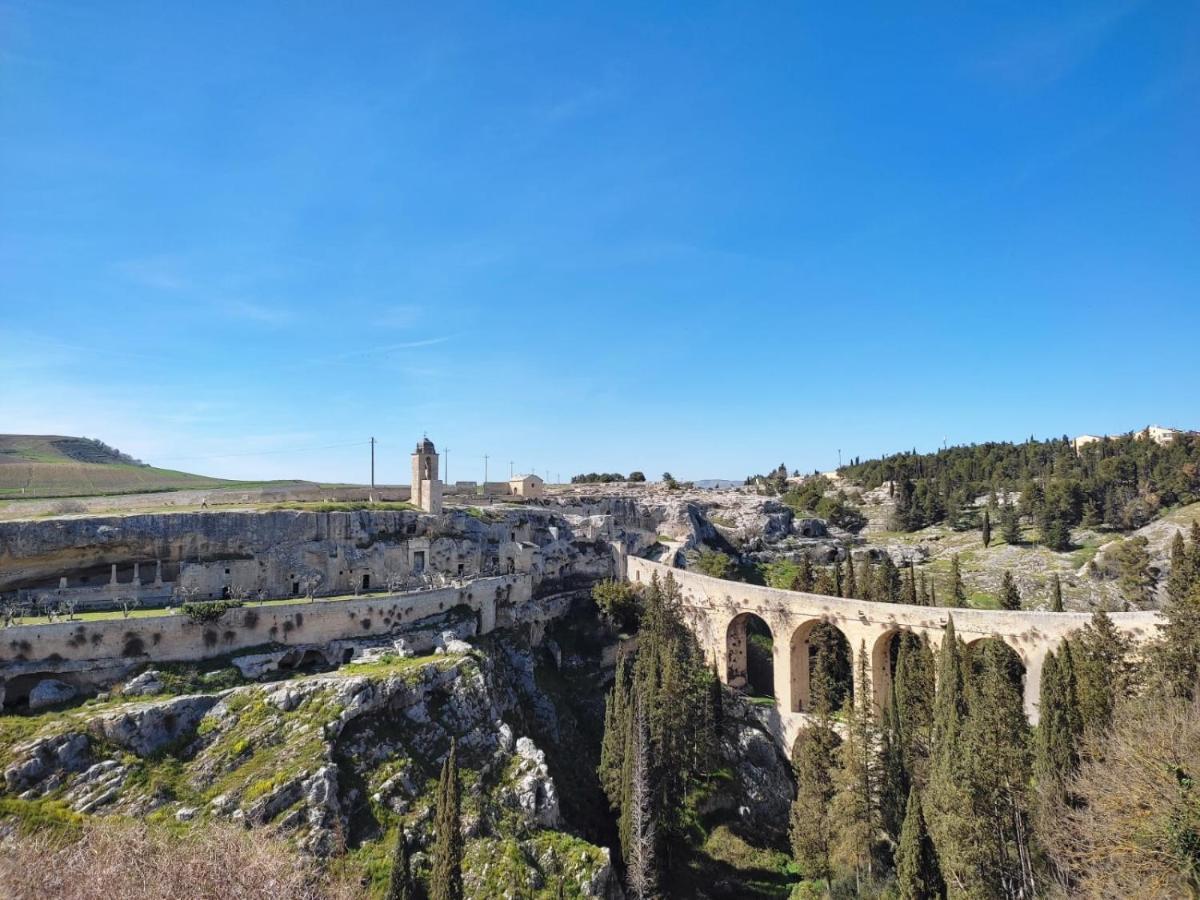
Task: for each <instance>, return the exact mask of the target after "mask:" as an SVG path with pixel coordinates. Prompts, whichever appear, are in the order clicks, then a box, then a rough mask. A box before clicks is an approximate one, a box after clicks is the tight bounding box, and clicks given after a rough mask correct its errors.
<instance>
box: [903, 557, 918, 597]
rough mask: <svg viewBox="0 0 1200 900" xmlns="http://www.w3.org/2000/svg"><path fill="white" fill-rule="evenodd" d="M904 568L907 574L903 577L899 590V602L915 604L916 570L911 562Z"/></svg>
mask: <svg viewBox="0 0 1200 900" xmlns="http://www.w3.org/2000/svg"><path fill="white" fill-rule="evenodd" d="M906 568H907V569H908V575H907V576H906V577H905V579H904V587H903V588H901V590H900V602H901V603H906V604H908V605H909V606H916V605H917V603H918V598H917V576H916V572H915V569H914V567H913V564H912V563H911V562H910V563H909V564H908V565H907V566H906Z"/></svg>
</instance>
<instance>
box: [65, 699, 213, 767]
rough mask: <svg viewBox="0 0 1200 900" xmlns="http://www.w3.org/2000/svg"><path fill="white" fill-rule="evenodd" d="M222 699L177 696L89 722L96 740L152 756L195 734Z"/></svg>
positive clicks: (99, 717)
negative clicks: (206, 714)
mask: <svg viewBox="0 0 1200 900" xmlns="http://www.w3.org/2000/svg"><path fill="white" fill-rule="evenodd" d="M219 699H220V698H219V697H211V696H201V695H196V696H186V697H174V698H172V699H170V700H167V701H164V702H162V703H155V704H153V705H151V706H143V707H140V708H137V709H133V710H123V711H121V712H116V713H111V714H109V715H104V716H98V717H97V718H95V719H93V720H92V721H91V722H89V723H88V729H89V730H90V731H91V733H92V734H93V735H95V736H96V737H99V738H102V739H103V740H106V741H109V742H111V743H113V744H116V745H117V746H118V747H122V748H124V749H126V750H129V751H130V752H131V753H135V754H137V755H138V756H149V755H150V754H152V753H154V752H156V751H158V750H161V749H162V748H163V747H165V746H167V745H168V744H172V743H175V742H176V741H179V740H181V739H182V738H184V737H187V736H189V735H191V734H194V733H195V731H196V726H197V725H199V724H200V720H201V719H202V718H203V717H204V715H205V713H207V712H208V711H209V710H210V709H212V708H213V707H214V706H216V704H217V701H218V700H219Z"/></svg>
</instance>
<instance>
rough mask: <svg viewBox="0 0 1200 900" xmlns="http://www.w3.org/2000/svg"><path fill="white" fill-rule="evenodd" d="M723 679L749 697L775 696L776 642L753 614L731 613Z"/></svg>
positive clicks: (763, 623) (759, 619)
mask: <svg viewBox="0 0 1200 900" xmlns="http://www.w3.org/2000/svg"><path fill="white" fill-rule="evenodd" d="M725 649H726V666H725V681H726V683H727V684H728V685H729V686H730V687H733V688H737V689H738V690H742V691H745V692H746V693H747V694H749V695H750V696H752V697H774V696H775V641H774V636H773V635H772V634H771V627H770V626H769V625H767V623H766V622H765V621H764V620H763V619H762V618H761V617H760V616H756V615H755V614H754V613H740V614H739V615H737V616H734V617H733V619H732V621H730V623H729V627H728V628H727V629H726V630H725Z"/></svg>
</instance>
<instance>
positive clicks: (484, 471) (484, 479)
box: [483, 453, 488, 487]
mask: <svg viewBox="0 0 1200 900" xmlns="http://www.w3.org/2000/svg"><path fill="white" fill-rule="evenodd" d="M487 461H488V455H487V454H486V453H485V454H483V484H484V487H486V486H487Z"/></svg>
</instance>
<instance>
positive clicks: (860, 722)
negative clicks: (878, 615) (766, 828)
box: [833, 643, 879, 878]
mask: <svg viewBox="0 0 1200 900" xmlns="http://www.w3.org/2000/svg"><path fill="white" fill-rule="evenodd" d="M858 660H859V662H858V677H857V678H856V683H855V691H854V702H853V706H852V708H851V710H850V713H849V716H848V717H847V722H846V739H845V741H844V743H843V744H842V747H841V754H840V756H841V766H840V768H839V769H838V770H837V772H836V774H835V776H834V780H835V782H836V784H837V787H838V789H837V794H836V796H835V797H834V801H833V807H834V808H833V816H834V821H835V822H836V828H837V839H836V841H835V842H834V859H835V860H839V861H841V862H842V863H843V864H844V865H846V866H848V867H850V868H853V870H854V872H855V874H856V877H859V878H861V877H862V876H863V875H866V876H867V877H870V875H871V868H872V865H871V864H872V849H873V847H872V844H873V843H874V840H875V834H876V831H877V829H878V823H879V760H878V757H877V756H876V745H877V729H876V726H875V709H874V703H873V701H872V699H871V680H870V673H869V671H868V669H867V650H866V645H865V643H864V644H863V646H862V647H861V648H860V651H859V655H858Z"/></svg>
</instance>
